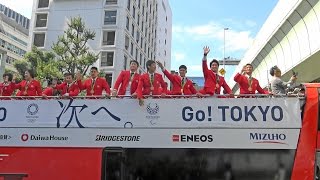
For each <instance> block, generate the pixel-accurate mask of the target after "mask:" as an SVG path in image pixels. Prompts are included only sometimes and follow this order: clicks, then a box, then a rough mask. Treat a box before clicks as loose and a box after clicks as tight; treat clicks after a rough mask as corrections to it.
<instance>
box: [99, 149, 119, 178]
mask: <svg viewBox="0 0 320 180" xmlns="http://www.w3.org/2000/svg"><path fill="white" fill-rule="evenodd" d="M102 157H103V158H102V163H103V164H102V177H103V178H102V179H103V180H124V177H123V171H124V165H123V162H124V161H123V160H124V151H123V149H121V148H106V149H104V151H103V154H102Z"/></svg>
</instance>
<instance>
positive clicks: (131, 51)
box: [130, 43, 133, 56]
mask: <svg viewBox="0 0 320 180" xmlns="http://www.w3.org/2000/svg"><path fill="white" fill-rule="evenodd" d="M130 49H131V50H130V54H131V56H133V43H131V48H130Z"/></svg>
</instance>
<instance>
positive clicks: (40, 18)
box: [36, 14, 48, 27]
mask: <svg viewBox="0 0 320 180" xmlns="http://www.w3.org/2000/svg"><path fill="white" fill-rule="evenodd" d="M47 17H48V14H37V20H36V27H46V26H47Z"/></svg>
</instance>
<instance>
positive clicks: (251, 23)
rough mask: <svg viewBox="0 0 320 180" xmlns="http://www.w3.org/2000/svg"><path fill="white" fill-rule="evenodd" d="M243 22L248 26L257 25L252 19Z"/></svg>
mask: <svg viewBox="0 0 320 180" xmlns="http://www.w3.org/2000/svg"><path fill="white" fill-rule="evenodd" d="M245 24H246V25H247V26H249V27H254V26H256V25H257V23H256V22H254V21H252V20H246V22H245Z"/></svg>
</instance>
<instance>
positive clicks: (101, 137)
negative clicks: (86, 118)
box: [95, 135, 140, 141]
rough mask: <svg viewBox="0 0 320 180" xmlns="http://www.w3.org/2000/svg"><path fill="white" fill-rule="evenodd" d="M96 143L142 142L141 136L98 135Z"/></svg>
mask: <svg viewBox="0 0 320 180" xmlns="http://www.w3.org/2000/svg"><path fill="white" fill-rule="evenodd" d="M95 141H140V136H104V135H96V140H95Z"/></svg>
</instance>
